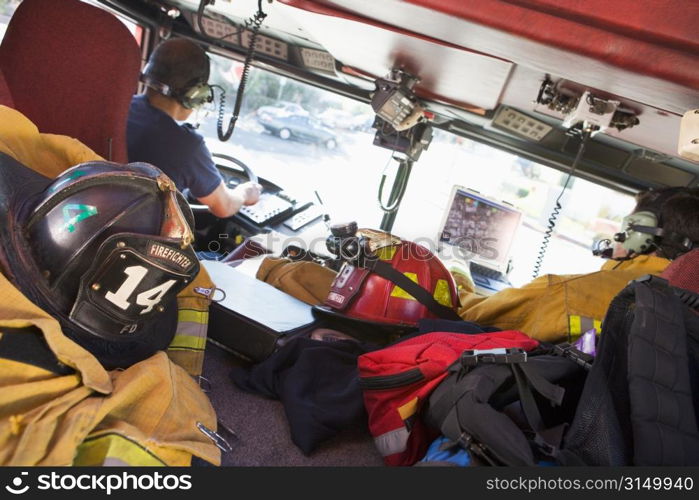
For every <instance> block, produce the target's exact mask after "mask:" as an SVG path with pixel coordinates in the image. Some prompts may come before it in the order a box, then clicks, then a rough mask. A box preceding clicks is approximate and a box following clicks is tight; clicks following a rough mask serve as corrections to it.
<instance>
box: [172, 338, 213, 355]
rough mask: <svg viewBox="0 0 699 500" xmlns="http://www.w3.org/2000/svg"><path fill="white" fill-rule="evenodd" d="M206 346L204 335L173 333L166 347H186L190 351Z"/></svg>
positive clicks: (199, 349)
mask: <svg viewBox="0 0 699 500" xmlns="http://www.w3.org/2000/svg"><path fill="white" fill-rule="evenodd" d="M205 347H206V336H204V337H200V336H194V335H175V338H173V339H172V342H170V345H169V346H168V349H176V350H181V349H188V350H190V351H203V350H204V348H205Z"/></svg>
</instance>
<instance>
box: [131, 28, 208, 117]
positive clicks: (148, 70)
mask: <svg viewBox="0 0 699 500" xmlns="http://www.w3.org/2000/svg"><path fill="white" fill-rule="evenodd" d="M209 66H210V63H209V57H208V56H207V55H206V52H204V50H203V49H201V47H199V46H198V45H197V44H195V43H194V42H191V41H189V40H186V39H184V38H175V39H170V40H166V41H164V42H162V43H161V44H160V45H158V46H157V47H156V48H155V50H154V51H153V54H151V56H150V58H149V59H148V64H146V67H145V68H144V69H143V72H142V73H141V81H142V82H143V83H144V84H145V85H146V86H147V87H150V88H152V89H153V90H155V91H156V92H159V93H160V94H163V95H165V96H167V97H172V98H173V99H175V100H176V101H177V102H179V103H180V104H181V105H182V106H183V107H185V108H186V109H195V108H198V107H199V106H202V105H203V104H206V103H208V102H211V101H212V100H213V90H212V88H211V86H210V85H209V84H208V83H207V82H208V80H209V70H210V67H209Z"/></svg>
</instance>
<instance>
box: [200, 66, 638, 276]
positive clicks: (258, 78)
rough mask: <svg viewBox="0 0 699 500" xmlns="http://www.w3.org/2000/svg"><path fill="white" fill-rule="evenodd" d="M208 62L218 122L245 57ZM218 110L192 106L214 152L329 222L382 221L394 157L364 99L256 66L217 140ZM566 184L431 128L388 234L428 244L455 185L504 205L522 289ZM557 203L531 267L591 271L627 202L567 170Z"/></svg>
mask: <svg viewBox="0 0 699 500" xmlns="http://www.w3.org/2000/svg"><path fill="white" fill-rule="evenodd" d="M212 62H213V64H212V68H213V70H212V78H211V81H212V83H216V84H219V85H221V86H224V87H225V88H226V89H227V93H226V103H227V108H226V110H227V113H226V119H225V121H226V123H224V128H225V125H226V124H227V120H228V119H229V116H230V112H229V111H228V110H230V109H232V105H233V102H234V100H235V90H236V88H237V85H238V81H239V77H240V74H241V73H242V64H240V63H238V62H234V61H230V60H226V59H224V58H222V57H218V56H216V55H213V56H212ZM217 101H218V99H217ZM217 113H218V108H216V109H213V108H211V109H209V110H208V111H202V112H200V113H199V120H200V122H201V126H200V129H199V130H200V132H201V133H202V134H203V135H204V136H205V138H206V141H207V144H208V146H209V148H210V149H211V150H212V151H214V152H221V153H227V154H231V155H234V156H236V157H237V158H239V159H240V160H242V161H244V162H245V163H247V164H249V165H250V166H251V167H252V168H253V169H254V170H255V171H256V172H257V173H258V175H260V176H262V177H265V178H267V179H269V180H271V181H273V182H275V183H277V184H278V185H280V186H282V187H283V188H284V189H285V190H287V191H289V192H291V193H294V194H295V195H297V196H301V197H306V198H308V199H309V200H312V199H315V194H314V193H315V192H317V193H318V196H319V197H320V198H321V199H322V201H323V203H324V205H325V208H326V210H327V213H328V214H329V215H330V217H331V221H332V222H341V221H347V220H356V221H357V222H358V223H359V225H360V227H361V226H364V227H372V228H378V227H379V226H380V223H381V219H382V216H383V212H382V211H381V209H380V207H379V202H378V196H379V193H378V186H379V183H380V181H381V177H382V175H386V176H387V181H386V187H385V188H384V191H385V192H384V193H382V195H383V201H384V203H386V198H387V197H388V193H389V192H390V186H391V183H392V180H393V176H394V174H395V172H396V167H397V162H396V161H395V160H393V159H392V152H391V151H390V150H388V149H383V148H380V147H377V146H374V145H373V138H374V132H375V130H374V129H373V128H372V127H371V125H372V123H373V116H374V114H373V112H372V109H371V106H370V105H369V104H365V103H361V102H357V101H354V100H352V99H349V98H345V97H342V96H338V95H335V94H333V93H331V92H329V91H325V90H322V89H319V88H316V87H313V86H311V85H307V84H304V83H301V82H298V81H295V80H292V79H290V78H287V77H283V76H278V75H276V74H273V73H271V72H268V71H264V70H261V69H257V68H253V69H252V70H251V71H250V74H249V81H248V83H247V86H246V93H245V98H244V101H243V106H242V112H241V115H240V116H241V117H240V119H239V120H238V123H237V125H236V128H235V133H234V134H233V137H232V138H231V140H229V141H228V142H220V141H219V140H218V137H217V134H216V117H217ZM307 117H310V120H309V119H307ZM565 180H566V174H565V173H563V172H560V171H558V170H555V169H552V168H549V167H546V166H543V165H539V164H537V163H534V162H531V161H529V160H526V159H524V158H520V157H518V156H516V155H513V154H510V153H506V152H503V151H501V150H498V149H495V148H492V147H490V146H487V145H484V144H481V143H478V142H475V141H471V140H469V139H465V138H462V137H460V136H457V135H455V134H451V133H448V132H444V131H441V130H435V133H434V138H433V140H432V143H431V144H430V146H429V148H428V149H427V150H426V151H424V152H423V153H422V155H421V156H420V158H419V161H417V162H416V163H415V165H414V166H413V169H412V173H411V177H410V180H409V183H408V186H407V190H406V193H405V196H404V198H403V201H402V204H401V206H400V209H399V212H398V215H397V217H396V220H395V224H394V226H393V233H395V234H396V235H399V236H401V237H403V238H407V239H413V240H416V239H419V240H420V242H421V243H423V244H427V245H428V246H432V247H433V248H432V249H433V250H434V249H436V245H437V241H438V239H439V233H440V230H441V228H440V226H441V224H442V221H443V218H444V215H445V211H446V210H448V208H449V204H450V203H451V199H450V193H451V191H452V187H453V186H454V185H459V186H464V187H466V188H470V189H473V190H476V191H478V192H479V193H481V194H482V195H484V196H487V197H490V198H492V199H496V200H501V201H505V202H507V203H510V204H512V205H514V206H515V207H516V208H518V209H520V210H521V211H522V213H523V215H522V223H521V225H520V226H519V229H518V230H517V232H516V235H515V237H514V241H513V243H512V249H511V250H512V253H511V260H512V272H511V274H510V280H511V281H512V284H513V285H515V286H521V285H523V284H524V283H526V282H528V281H529V280H530V279H531V277H532V272H533V270H534V265H535V263H536V261H537V256H538V255H539V252H540V250H541V244H542V241H543V239H544V235H545V231H546V229H547V227H548V226H549V218H550V217H551V212H552V210H553V208H554V206H555V201H556V199H557V198H558V196H559V195H560V194H561V190H562V189H563V185H564V184H565ZM561 205H562V210H561V212H560V214H559V216H558V218H557V220H556V225H555V228H554V231H553V234H552V237H551V239H550V241H549V243H548V247H547V249H546V252H545V257H544V259H543V261H542V264H541V268H540V272H539V274H546V273H558V274H566V273H567V274H570V273H583V272H590V271H595V270H597V269H599V267H600V265H601V264H602V261H601V260H600V259H599V258H597V257H594V256H592V254H591V251H590V248H591V245H592V242H593V240H594V239H599V238H602V237H609V236H611V235H612V234H614V232H616V231H618V228H619V227H620V223H621V219H622V217H623V216H624V215H626V214H628V213H630V212H631V210H632V208H633V205H634V200H633V198H632V197H631V196H628V195H625V194H622V193H619V192H616V191H613V190H611V189H608V188H605V187H602V186H599V185H596V184H594V183H592V182H588V181H585V180H583V179H580V178H573V179H571V181H570V182H569V185H568V189H567V190H566V192H565V194H564V195H563V196H562V197H561Z"/></svg>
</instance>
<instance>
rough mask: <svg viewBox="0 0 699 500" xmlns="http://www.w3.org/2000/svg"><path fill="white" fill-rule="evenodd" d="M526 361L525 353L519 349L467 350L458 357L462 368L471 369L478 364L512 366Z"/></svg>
mask: <svg viewBox="0 0 699 500" xmlns="http://www.w3.org/2000/svg"><path fill="white" fill-rule="evenodd" d="M526 361H527V352H526V351H525V350H523V349H520V348H519V347H508V348H496V349H476V350H471V349H467V350H465V351H464V352H462V353H461V356H460V357H459V364H460V365H461V366H462V367H464V368H473V367H474V366H476V365H478V364H479V363H490V364H512V363H525V362H526Z"/></svg>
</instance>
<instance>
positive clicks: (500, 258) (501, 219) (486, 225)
mask: <svg viewBox="0 0 699 500" xmlns="http://www.w3.org/2000/svg"><path fill="white" fill-rule="evenodd" d="M521 220H522V212H520V211H519V210H517V209H516V208H515V207H513V206H512V205H509V204H506V203H503V202H497V201H494V200H492V199H489V198H487V197H485V196H482V195H480V194H478V193H476V192H474V191H472V190H469V189H467V188H464V187H462V186H455V187H454V188H453V189H452V192H451V203H450V204H449V206H448V208H447V212H446V214H445V216H444V220H443V223H442V226H441V231H440V235H439V241H440V243H441V246H442V251H443V252H444V251H446V250H448V251H449V252H450V253H452V254H453V257H456V258H459V259H462V260H469V261H470V260H473V261H476V262H478V263H480V264H483V265H486V266H488V267H492V268H494V269H498V270H499V271H501V272H505V270H506V269H507V264H508V260H509V258H510V253H511V251H512V243H513V241H514V237H515V233H516V232H517V229H518V228H519V225H520V223H521ZM445 245H446V246H447V248H445Z"/></svg>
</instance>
